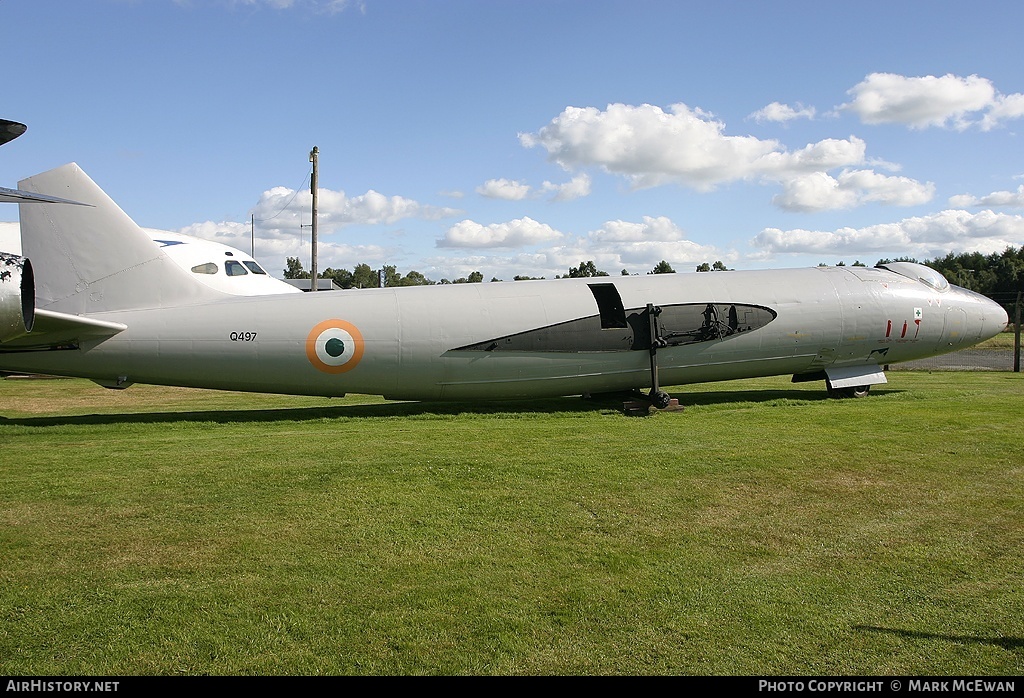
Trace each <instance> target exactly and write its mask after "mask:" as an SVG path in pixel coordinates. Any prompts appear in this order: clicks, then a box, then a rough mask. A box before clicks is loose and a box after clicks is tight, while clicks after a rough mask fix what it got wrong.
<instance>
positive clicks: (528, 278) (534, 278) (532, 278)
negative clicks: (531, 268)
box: [512, 274, 544, 281]
mask: <svg viewBox="0 0 1024 698" xmlns="http://www.w3.org/2000/svg"><path fill="white" fill-rule="evenodd" d="M543 278H544V277H543V276H522V275H521V274H516V275H515V276H513V277H512V280H513V281H537V280H539V279H543Z"/></svg>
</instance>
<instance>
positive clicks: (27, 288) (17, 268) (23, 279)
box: [0, 252, 36, 344]
mask: <svg viewBox="0 0 1024 698" xmlns="http://www.w3.org/2000/svg"><path fill="white" fill-rule="evenodd" d="M35 316H36V281H35V275H34V274H33V273H32V263H31V262H29V261H28V259H26V258H25V257H20V256H18V255H15V254H9V253H7V252H0V344H3V343H4V342H8V341H10V340H12V339H17V338H18V337H23V336H25V335H26V334H28V333H29V332H31V331H32V325H33V324H35Z"/></svg>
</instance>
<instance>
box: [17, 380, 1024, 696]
mask: <svg viewBox="0 0 1024 698" xmlns="http://www.w3.org/2000/svg"><path fill="white" fill-rule="evenodd" d="M889 380H890V382H889V383H888V384H887V385H884V386H876V387H875V388H874V389H873V390H872V394H871V396H870V397H868V398H866V399H860V400H828V399H826V398H825V397H824V390H823V386H822V385H820V384H796V385H794V384H791V383H789V382H788V380H786V379H783V378H779V379H764V380H751V381H740V382H733V383H721V384H714V385H697V386H687V387H685V388H679V389H676V390H673V391H672V392H673V394H674V395H675V396H677V397H679V398H680V401H681V403H682V404H684V405H685V406H686V409H685V410H684V411H681V412H663V413H657V414H652V415H650V416H648V417H629V416H625V415H623V414H622V412H621V410H620V409H619V408H620V405H619V404H616V403H611V402H609V403H600V402H592V401H584V400H581V399H578V398H576V399H573V398H565V399H556V400H543V401H536V402H529V403H508V404H473V405H470V404H455V405H443V404H421V403H385V402H383V401H381V400H379V399H376V398H370V397H366V396H350V397H348V398H345V399H342V400H324V399H319V398H296V397H281V396H261V395H246V394H239V393H216V392H207V391H196V390H186V389H171V388H160V387H153V386H134V387H132V388H131V389H129V390H127V391H123V392H111V391H105V390H104V389H102V388H99V387H96V386H94V385H93V384H91V383H88V382H85V381H78V380H26V379H9V380H5V381H0V444H2V445H3V456H2V461H0V478H2V480H0V481H2V483H3V486H2V487H0V675H113V676H129V675H200V674H218V675H267V674H283V675H323V674H328V675H553V674H556V675H581V674H602V675H606V674H608V675H610V674H615V675H627V674H628V675H655V674H658V675H660V674H687V675H809V674H814V675H878V674H884V675H890V674H891V675H992V676H994V675H1009V676H1015V675H1019V674H1021V672H1022V669H1024V584H1022V581H1024V580H1022V570H1024V516H1022V514H1024V504H1022V502H1024V477H1022V475H1024V468H1022V465H1024V456H1022V455H1021V447H1020V436H1021V428H1022V426H1024V379H1022V377H1021V376H1020V374H1014V373H995V372H984V373H963V372H951V373H926V372H900V373H894V374H891V375H890V378H889Z"/></svg>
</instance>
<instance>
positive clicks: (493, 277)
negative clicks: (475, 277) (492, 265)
mask: <svg viewBox="0 0 1024 698" xmlns="http://www.w3.org/2000/svg"><path fill="white" fill-rule="evenodd" d="M500 281H501V279H499V278H498V277H497V276H492V277H491V283H492V284H493V283H498V282H500Z"/></svg>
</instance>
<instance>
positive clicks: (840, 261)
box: [836, 259, 846, 267]
mask: <svg viewBox="0 0 1024 698" xmlns="http://www.w3.org/2000/svg"><path fill="white" fill-rule="evenodd" d="M836 266H837V267H845V266H846V262H844V261H843V260H841V259H840V260H839V262H837V263H836Z"/></svg>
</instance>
